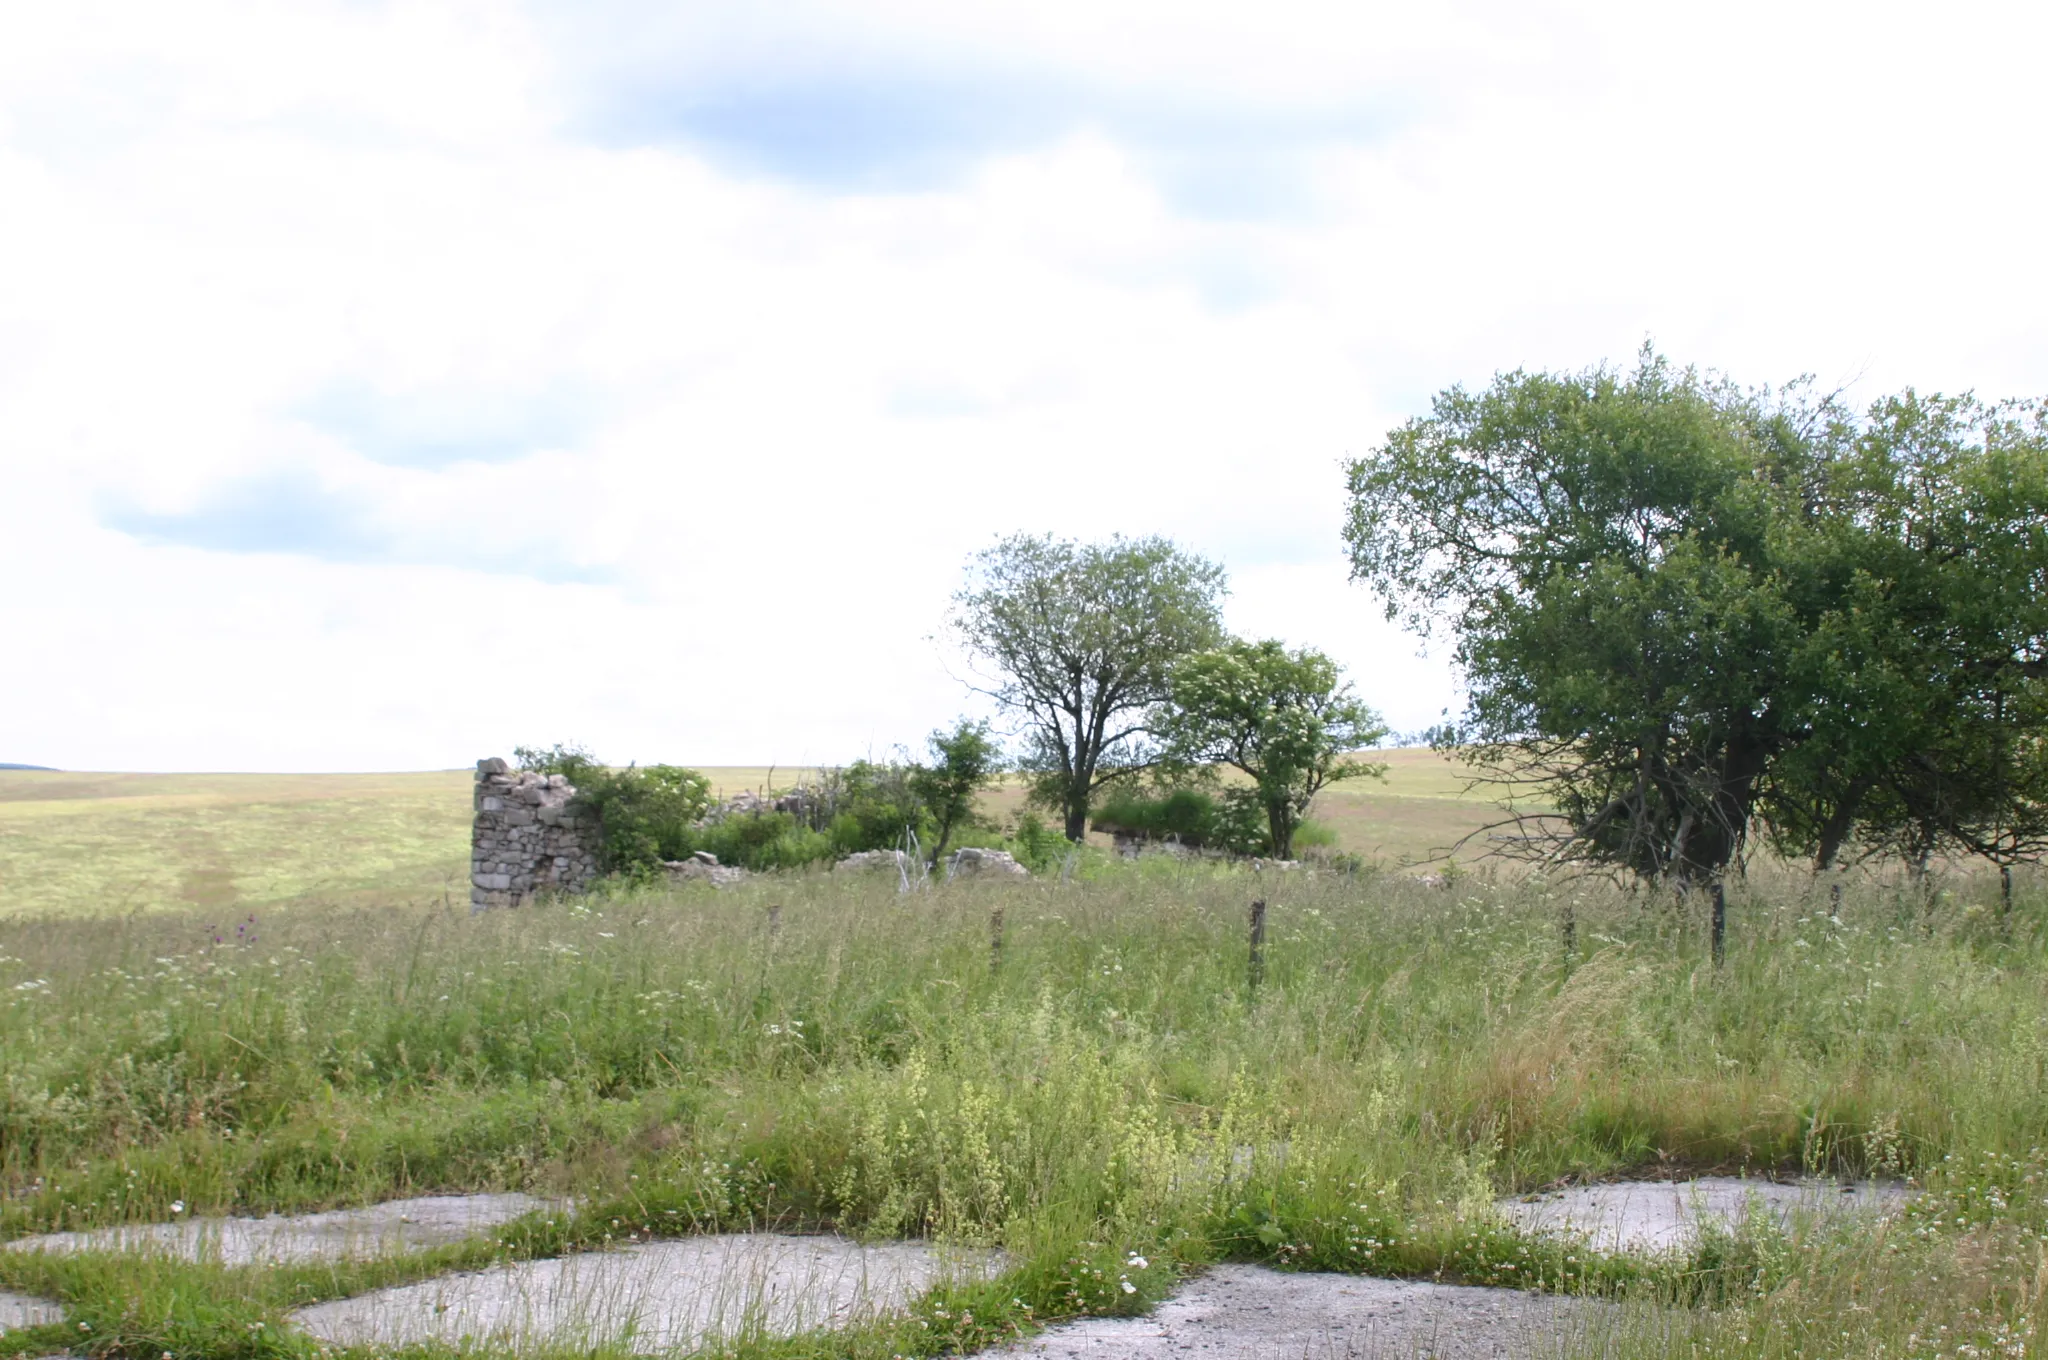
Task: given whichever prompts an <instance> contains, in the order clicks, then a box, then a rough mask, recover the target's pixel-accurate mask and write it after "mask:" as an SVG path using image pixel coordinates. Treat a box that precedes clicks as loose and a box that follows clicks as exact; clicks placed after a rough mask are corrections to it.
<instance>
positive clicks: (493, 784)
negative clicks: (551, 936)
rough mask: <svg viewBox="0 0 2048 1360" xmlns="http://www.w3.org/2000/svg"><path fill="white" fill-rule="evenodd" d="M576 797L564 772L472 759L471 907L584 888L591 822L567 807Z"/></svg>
mask: <svg viewBox="0 0 2048 1360" xmlns="http://www.w3.org/2000/svg"><path fill="white" fill-rule="evenodd" d="M575 796H576V790H575V788H574V787H573V786H572V785H571V784H570V783H569V781H568V780H567V779H566V778H565V777H563V776H562V775H558V774H535V773H534V772H532V771H530V770H520V771H514V770H513V769H512V767H511V766H509V765H507V764H506V763H505V762H504V761H503V760H502V759H500V758H498V757H496V756H493V757H492V758H490V759H489V760H479V761H478V762H477V763H476V802H475V807H476V820H475V821H474V822H473V823H471V826H470V834H469V883H470V888H469V903H470V907H471V909H472V910H477V911H481V910H482V909H483V908H485V907H516V906H519V905H521V904H523V903H525V902H528V901H530V900H532V898H533V896H534V895H535V894H536V893H543V892H582V891H583V888H584V885H585V884H587V883H589V882H590V880H591V879H593V878H596V877H597V851H598V837H599V830H598V826H597V822H596V819H595V818H594V817H592V816H591V815H590V814H589V813H587V812H585V811H583V810H582V809H580V808H574V807H571V806H569V800H570V799H571V798H573V797H575Z"/></svg>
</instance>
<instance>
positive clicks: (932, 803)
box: [911, 718, 1003, 866]
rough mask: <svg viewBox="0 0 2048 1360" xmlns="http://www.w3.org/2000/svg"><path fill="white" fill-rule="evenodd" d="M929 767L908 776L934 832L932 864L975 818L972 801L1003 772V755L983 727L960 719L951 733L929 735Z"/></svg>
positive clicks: (985, 726)
mask: <svg viewBox="0 0 2048 1360" xmlns="http://www.w3.org/2000/svg"><path fill="white" fill-rule="evenodd" d="M930 745H931V752H932V764H930V765H921V766H918V767H917V768H916V769H915V770H913V771H912V773H911V785H912V787H913V788H914V789H915V790H916V792H917V796H918V798H919V799H920V800H922V801H923V803H924V805H925V807H927V808H929V809H930V810H931V814H932V821H933V822H934V823H936V824H937V826H938V832H939V834H938V839H937V840H936V841H935V842H934V843H933V845H932V858H931V862H932V864H933V865H934V866H937V864H938V862H939V861H940V860H941V859H943V858H945V855H946V842H947V841H949V840H951V839H952V837H953V832H954V831H956V830H957V829H959V828H960V827H963V826H965V825H967V824H968V822H969V821H970V820H971V819H972V817H973V815H974V800H975V797H976V795H978V794H979V793H980V792H981V791H982V790H983V789H985V788H987V787H988V786H989V785H990V784H992V783H994V782H995V779H996V776H997V775H999V774H1001V773H1002V771H1003V751H1002V747H1001V746H999V745H997V743H996V739H995V738H994V737H993V736H991V735H990V734H989V726H988V724H987V723H985V722H970V721H968V720H967V719H965V718H962V719H961V720H960V721H959V722H957V723H955V724H954V725H953V730H952V731H950V732H948V731H945V730H944V729H941V730H939V731H936V732H934V733H932V734H931V737H930Z"/></svg>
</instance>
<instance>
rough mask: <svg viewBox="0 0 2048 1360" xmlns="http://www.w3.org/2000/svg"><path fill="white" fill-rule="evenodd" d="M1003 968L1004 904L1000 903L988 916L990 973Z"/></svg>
mask: <svg viewBox="0 0 2048 1360" xmlns="http://www.w3.org/2000/svg"><path fill="white" fill-rule="evenodd" d="M1002 966H1003V904H1002V903H1000V902H998V903H996V905H995V909H994V910H992V911H990V912H989V914H988V971H989V972H990V973H994V972H996V971H997V970H998V969H1000V968H1001V967H1002Z"/></svg>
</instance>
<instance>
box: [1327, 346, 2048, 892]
mask: <svg viewBox="0 0 2048 1360" xmlns="http://www.w3.org/2000/svg"><path fill="white" fill-rule="evenodd" d="M2044 451H2048V440H2044V439H2043V437H2042V428H2041V421H2040V419H2039V416H2038V413H2036V414H2035V415H2033V416H2032V417H2031V418H2029V417H2026V415H2025V413H2024V412H2020V411H2018V410H2016V409H2015V408H2011V407H1996V408H1985V407H1982V406H1979V405H1977V404H1976V403H1974V402H1971V401H1969V400H1968V399H1966V398H1965V399H1941V398H1931V399H1928V398H1919V397H1916V396H1913V395H1912V394H1910V393H1909V394H1907V395H1905V396H1903V397H1900V398H1895V399H1890V400H1888V401H1885V402H1880V403H1878V404H1877V406H1876V407H1874V408H1873V409H1872V410H1871V411H1870V412H1869V413H1868V414H1867V415H1864V416H1860V417H1859V416H1857V415H1855V414H1854V413H1852V412H1850V411H1849V410H1848V409H1847V408H1845V407H1844V406H1843V405H1841V404H1840V403H1839V402H1837V401H1834V400H1831V399H1826V398H1816V397H1814V396H1812V395H1811V394H1810V393H1809V392H1808V391H1807V390H1806V389H1804V388H1802V387H1799V386H1795V387H1793V388H1791V389H1789V390H1780V391H1770V390H1747V389H1742V388H1739V387H1737V386H1735V385H1734V384H1732V383H1729V382H1727V381H1725V380H1723V379H1719V378H1716V377H1712V376H1708V375H1702V374H1700V373H1698V372H1696V371H1693V370H1681V369H1677V368H1674V367H1673V366H1671V365H1670V364H1668V363H1667V362H1666V361H1664V360H1663V359H1661V358H1659V357H1657V356H1656V355H1654V354H1652V353H1650V352H1649V351H1648V350H1647V349H1646V350H1645V352H1644V354H1643V355H1642V356H1641V358H1640V360H1639V362H1638V363H1637V365H1636V366H1635V367H1634V369H1633V370H1632V371H1627V372H1617V371H1615V370H1612V369H1608V368H1597V369H1593V370H1590V371H1588V372H1584V373H1578V374H1562V375H1558V374H1530V373H1520V372H1517V373H1511V374H1505V375H1502V376H1501V377H1499V378H1497V379H1495V381H1494V382H1493V383H1492V384H1491V386H1489V387H1488V388H1487V389H1486V390H1484V391H1482V392H1478V393H1472V392H1467V391H1465V390H1463V389H1458V388H1453V389H1451V390H1449V391H1447V392H1444V393H1442V394H1440V395H1439V396H1438V397H1437V398H1436V400H1435V402H1434V405H1433V409H1432V411H1431V414H1430V415H1429V416H1427V417H1423V418H1420V419H1417V420H1412V421H1410V422H1408V423H1407V424H1406V425H1403V426H1402V427H1400V428H1399V429H1397V430H1395V431H1393V432H1392V433H1391V434H1390V435H1389V436H1388V438H1387V440H1386V442H1385V443H1384V444H1383V445H1381V446H1380V447H1379V448H1377V449H1375V450H1374V451H1373V452H1372V453H1371V454H1370V455H1368V456H1367V457H1364V458H1361V459H1358V460H1356V461H1355V462H1353V463H1352V464H1351V465H1350V466H1349V469H1348V472H1349V480H1350V495H1351V499H1350V514H1349V519H1348V522H1347V525H1346V540H1347V544H1348V547H1349V551H1350V556H1351V562H1352V569H1353V575H1354V577H1355V578H1356V579H1359V580H1362V581H1365V582H1367V583H1369V584H1370V585H1372V586H1373V587H1375V588H1376V589H1377V590H1378V591H1380V592H1381V593H1382V594H1383V595H1384V597H1385V598H1386V600H1387V607H1388V611H1389V614H1390V615H1392V616H1403V615H1405V617H1406V618H1407V619H1408V620H1409V621H1410V622H1411V623H1412V624H1414V625H1416V626H1419V627H1423V628H1429V629H1444V630H1447V631H1448V632H1449V633H1450V634H1451V636H1452V637H1453V639H1454V640H1455V648H1456V650H1455V656H1456V659H1457V661H1458V663H1459V665H1460V667H1461V669H1462V671H1463V672H1464V675H1465V678H1466V682H1467V688H1468V701H1467V705H1466V709H1465V712H1464V714H1463V715H1462V716H1461V717H1460V719H1459V720H1457V721H1456V722H1454V723H1453V724H1450V725H1449V727H1448V729H1447V731H1446V733H1445V736H1446V737H1447V738H1448V739H1449V740H1451V741H1453V742H1455V743H1457V744H1459V745H1460V746H1461V748H1462V750H1463V751H1464V753H1465V755H1466V757H1467V758H1468V759H1470V760H1473V761H1475V762H1477V763H1479V764H1481V765H1482V766H1484V767H1486V768H1487V769H1488V770H1489V772H1490V773H1492V774H1493V775H1495V776H1496V777H1501V778H1505V779H1507V780H1509V781H1511V782H1520V783H1523V784H1526V785H1530V786H1533V789H1534V791H1536V792H1539V793H1540V794H1541V795H1542V796H1543V798H1544V799H1546V800H1547V801H1548V803H1549V804H1550V805H1551V807H1553V808H1554V809H1555V811H1554V813H1547V814H1542V815H1532V816H1523V817H1520V818H1518V819H1516V825H1517V826H1518V827H1519V829H1520V832H1521V835H1520V836H1519V838H1518V839H1517V840H1515V841H1514V842H1513V843H1515V844H1518V845H1519V846H1520V847H1521V848H1523V849H1525V850H1537V851H1541V852H1543V853H1553V854H1566V855H1576V856H1584V857H1590V858H1594V859H1599V860H1604V861H1607V862H1610V863H1616V864H1620V865H1623V866H1626V867H1627V868H1629V869H1632V870H1634V871H1635V872H1637V873H1639V874H1642V875H1644V876H1646V877H1650V878H1654V879H1659V880H1665V881H1675V882H1679V883H1687V882H1697V881H1703V880H1706V879H1709V878H1712V877H1714V876H1716V875H1718V874H1720V873H1721V872H1722V871H1723V870H1724V869H1725V868H1726V867H1727V866H1728V865H1729V864H1730V863H1731V862H1733V861H1735V860H1736V859H1737V858H1738V857H1739V856H1741V855H1742V854H1743V852H1744V850H1745V847H1746V844H1747V842H1748V840H1749V838H1750V837H1751V836H1752V835H1753V834H1754V833H1755V832H1756V831H1757V830H1758V829H1759V828H1761V829H1762V830H1763V831H1765V832H1766V833H1768V834H1769V835H1770V836H1772V837H1773V838H1774V839H1775V840H1777V841H1778V843H1779V844H1780V845H1781V847H1783V848H1787V849H1796V850H1798V851H1801V852H1805V853H1811V854H1813V855H1814V857H1815V859H1816V862H1818V863H1822V864H1825V863H1828V862H1832V861H1833V859H1834V858H1835V857H1836V855H1838V854H1839V853H1840V852H1841V850H1842V849H1843V848H1844V847H1845V846H1847V845H1849V844H1852V843H1855V844H1858V845H1861V846H1863V847H1864V848H1866V849H1870V848H1887V847H1891V848H1896V847H1899V846H1902V845H1906V844H1909V843H1910V844H1917V845H1921V846H1923V847H1925V846H1927V845H1929V844H1931V843H1932V842H1939V841H1943V840H1946V841H1948V842H1950V843H1952V844H1956V845H1959V846H1965V847H1968V848H1978V849H1983V848H1985V847H1988V846H1989V845H1990V844H1991V843H1992V842H1993V841H1996V842H1997V843H1998V844H2000V845H2003V846H2006V847H2008V848H2010V847H2012V846H2014V845H2017V844H2018V840H2016V839H2015V835H2014V832H2013V829H2014V828H2016V827H2020V826H2023V825H2031V820H2030V819H2031V818H2032V817H2033V815H2034V809H2035V808H2037V807H2038V805H2039V793H2040V787H2039V785H2038V783H2037V782H2035V781H2034V777H2033V775H2032V774H2031V773H2030V770H2031V769H2032V767H2033V766H2034V765H2037V764H2038V763H2039V759H2038V757H2039V751H2040V736H2041V732H2042V728H2041V727H2040V725H2039V713H2040V704H2039V697H2040V696H2039V692H2038V691H2039V685H2040V683H2041V678H2042V677H2041V666H2042V662H2043V659H2044V654H2043V650H2042V645H2043V639H2044V634H2043V631H2042V629H2041V626H2040V606H2041V600H2042V595H2043V583H2044V580H2048V575H2044V571H2048V543H2044V541H2043V538H2042V531H2041V523H2042V516H2043V515H2044V514H2048V495H2044V494H2043V490H2044V488H2043V482H2042V477H2041V472H2042V467H2043V460H2044ZM1993 767H1995V772H1994V769H1993ZM1966 770H1967V771H1971V772H1972V773H1970V774H1968V775H1967V776H1965V775H1964V774H1963V772H1964V771H1966ZM1965 785H1967V787H1965ZM2001 827H2004V828H2006V829H2005V830H1999V829H1998V828H2001ZM2022 839H2023V837H2022ZM1977 842H1981V844H1977ZM1923 853H1924V849H1923Z"/></svg>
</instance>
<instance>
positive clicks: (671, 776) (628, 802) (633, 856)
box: [513, 745, 711, 877]
mask: <svg viewBox="0 0 2048 1360" xmlns="http://www.w3.org/2000/svg"><path fill="white" fill-rule="evenodd" d="M513 755H514V756H515V757H517V759H518V761H519V768H520V769H522V770H535V771H539V772H541V773H544V774H559V775H562V776H564V777H565V778H567V779H568V781H569V782H570V783H571V784H573V785H575V786H576V803H577V805H578V806H580V807H584V808H588V809H590V810H591V811H592V812H594V813H595V814H596V815H597V819H598V824H599V826H600V827H602V828H603V840H602V842H601V843H600V847H599V851H598V858H599V862H600V866H601V867H602V868H603V869H604V871H605V872H606V873H608V874H620V875H624V876H627V877H644V876H647V875H650V874H653V873H656V872H659V870H660V868H661V862H662V861H663V860H668V859H683V858H685V857H686V856H688V855H689V854H691V853H692V852H693V851H694V850H696V849H697V848H698V847H697V845H696V843H695V837H696V834H697V833H696V829H695V828H696V823H697V822H698V821H699V820H700V819H701V818H702V817H703V816H704V814H705V813H706V812H708V811H709V810H710V808H711V781H710V780H708V779H706V778H705V777H704V776H703V775H701V774H699V773H697V771H695V770H687V769H684V768H683V767H682V766H680V765H645V766H642V765H628V766H626V767H625V768H624V769H622V770H612V769H607V768H605V767H604V766H603V765H601V764H599V763H598V761H597V758H596V757H595V756H593V755H592V754H591V753H590V752H588V751H586V750H584V749H582V748H581V747H575V746H559V745H558V746H554V747H551V748H548V749H545V750H542V749H539V748H535V747H528V746H521V747H516V748H515V749H514V751H513Z"/></svg>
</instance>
